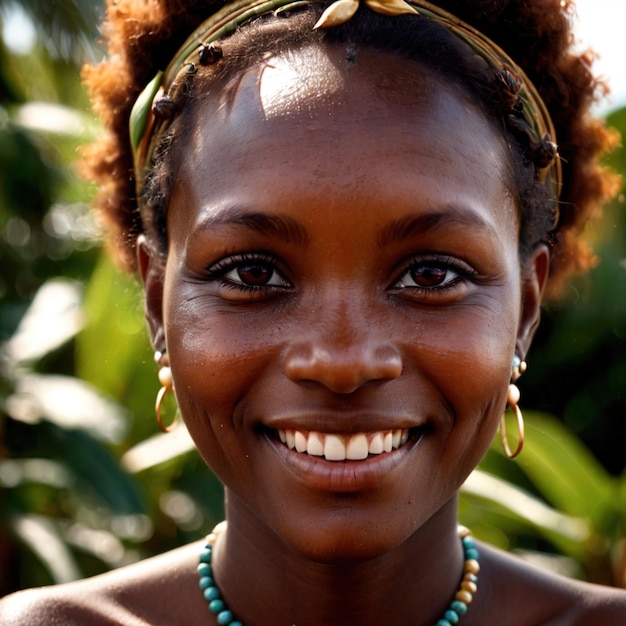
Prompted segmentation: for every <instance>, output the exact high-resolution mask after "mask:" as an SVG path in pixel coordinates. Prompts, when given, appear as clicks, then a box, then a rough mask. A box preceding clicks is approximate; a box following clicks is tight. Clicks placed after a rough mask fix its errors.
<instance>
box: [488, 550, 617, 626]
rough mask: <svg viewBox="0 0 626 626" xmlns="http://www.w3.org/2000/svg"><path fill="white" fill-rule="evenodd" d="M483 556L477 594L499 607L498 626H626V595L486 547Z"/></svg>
mask: <svg viewBox="0 0 626 626" xmlns="http://www.w3.org/2000/svg"><path fill="white" fill-rule="evenodd" d="M481 555H482V557H481V561H482V562H483V564H484V567H483V568H481V574H480V577H481V579H482V581H481V582H482V584H481V588H483V589H484V587H487V593H486V594H485V595H486V596H487V597H488V598H490V599H491V600H492V601H494V600H495V603H496V605H498V606H499V609H498V611H499V614H500V619H499V620H498V621H499V622H500V623H506V624H510V625H511V626H530V625H532V626H534V625H535V624H541V625H542V626H597V625H598V624H604V623H610V624H614V625H618V626H626V591H625V590H622V589H616V588H613V587H604V586H601V585H594V584H590V583H586V582H582V581H577V580H573V579H570V578H566V577H564V576H560V575H557V574H554V573H551V572H548V571H546V570H543V569H540V568H538V567H536V566H534V565H530V564H528V563H526V562H524V561H522V560H520V559H517V558H515V557H512V556H510V555H508V554H505V553H503V552H500V551H499V550H495V549H493V548H490V547H487V546H482V547H481ZM480 595H481V593H480V592H479V593H478V594H477V596H476V599H477V600H478V599H479V597H480Z"/></svg>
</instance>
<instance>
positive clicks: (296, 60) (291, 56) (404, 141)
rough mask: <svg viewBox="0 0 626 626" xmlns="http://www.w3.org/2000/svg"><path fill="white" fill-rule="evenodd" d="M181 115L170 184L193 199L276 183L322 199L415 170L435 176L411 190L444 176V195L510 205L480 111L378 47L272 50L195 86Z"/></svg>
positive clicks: (498, 142)
mask: <svg viewBox="0 0 626 626" xmlns="http://www.w3.org/2000/svg"><path fill="white" fill-rule="evenodd" d="M193 117H194V123H193V124H192V131H191V133H186V135H187V136H186V138H185V142H184V146H183V147H182V151H183V158H182V159H180V160H179V168H178V171H177V176H176V180H177V183H176V184H175V187H174V193H176V192H177V191H178V192H180V190H181V187H183V186H184V188H185V190H184V192H185V195H186V196H187V200H190V199H191V196H194V201H193V204H194V206H206V205H209V204H211V202H212V201H213V199H214V197H217V198H216V199H217V200H218V201H219V200H221V199H222V198H221V197H218V196H223V195H224V190H225V189H229V188H230V189H235V188H236V189H238V190H242V189H249V190H250V194H252V195H254V196H255V197H254V198H253V199H251V200H252V201H254V202H258V201H259V200H260V198H261V197H263V196H264V195H270V196H271V195H272V194H274V195H275V194H277V193H279V192H280V191H281V189H282V188H283V187H284V183H285V182H286V181H289V182H290V185H291V187H292V189H291V191H292V192H293V185H296V186H298V185H299V186H300V187H301V188H302V193H311V188H312V187H314V188H315V191H314V193H319V194H326V195H327V197H328V198H329V199H331V198H333V197H334V196H336V195H337V193H338V192H339V191H340V190H342V189H343V191H346V190H348V191H350V190H351V192H352V193H356V194H358V193H367V194H370V193H371V191H372V189H374V190H375V191H380V193H381V194H384V193H387V191H388V188H389V187H390V186H391V185H393V186H394V187H395V189H396V190H397V189H398V187H402V186H408V187H410V186H415V185H416V180H417V179H416V176H418V177H421V178H422V179H429V180H431V181H432V180H433V179H435V178H436V181H435V182H436V184H435V185H432V184H431V185H429V186H424V187H423V188H420V189H419V190H415V191H419V193H421V194H428V193H432V192H433V191H435V192H436V188H437V185H439V186H441V185H446V182H448V183H450V185H449V190H450V195H451V196H452V195H454V194H456V195H463V196H464V198H452V197H449V198H448V200H449V201H451V202H454V201H457V200H463V201H465V200H466V199H467V197H468V196H471V195H472V193H474V192H476V193H477V194H481V195H482V196H485V194H487V195H491V196H493V197H490V198H489V202H490V203H492V202H494V203H500V204H503V196H504V197H506V200H507V202H506V204H507V205H511V206H512V204H513V203H512V202H508V200H510V198H511V195H510V194H509V192H508V188H509V181H510V180H511V177H510V174H509V170H510V167H509V156H508V152H507V150H506V146H505V144H504V141H503V139H502V137H501V136H500V135H499V134H498V132H497V130H496V129H495V128H494V127H493V126H492V125H491V123H490V122H489V120H487V119H486V118H485V116H484V115H483V113H482V112H481V111H480V110H479V109H478V107H477V106H476V105H475V104H474V103H472V102H471V101H470V99H469V98H468V97H467V96H466V95H465V94H464V92H463V91H461V89H460V88H458V87H456V86H455V85H453V84H449V83H447V82H445V81H444V80H443V79H441V78H439V77H436V76H435V75H434V74H433V73H432V71H430V70H426V69H425V68H423V67H422V66H420V65H418V64H415V63H414V62H411V61H407V60H403V59H399V58H396V57H394V56H392V55H390V54H383V53H380V52H376V51H369V50H361V51H359V52H358V53H355V52H354V51H351V50H349V49H348V50H346V48H343V47H339V46H336V45H319V44H311V45H308V46H306V47H304V48H301V49H298V50H288V51H284V52H281V53H278V54H275V55H273V56H269V57H267V58H266V59H265V60H264V61H263V62H261V63H259V64H258V65H256V66H255V67H253V68H249V69H247V70H245V71H244V72H242V73H240V74H238V75H237V76H236V77H232V78H231V79H230V80H229V81H228V82H227V83H226V84H223V85H222V86H221V88H220V89H219V90H211V92H210V93H207V94H205V95H203V96H198V97H197V99H196V101H195V103H194V106H193ZM390 177H392V178H393V181H392V180H390ZM268 181H271V182H268ZM312 181H314V182H315V185H314V186H313V185H311V182H312ZM366 182H367V184H365V183H366ZM452 183H453V184H452ZM408 191H410V189H409V190H408ZM497 196H498V197H497ZM483 200H484V198H483ZM481 201H482V200H481ZM509 212H510V214H509V215H508V219H511V218H512V217H513V220H514V221H515V212H514V211H509Z"/></svg>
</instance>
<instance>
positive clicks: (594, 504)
mask: <svg viewBox="0 0 626 626" xmlns="http://www.w3.org/2000/svg"><path fill="white" fill-rule="evenodd" d="M525 421H526V442H525V444H524V451H523V456H522V457H521V461H520V467H521V469H522V470H523V471H524V472H525V473H526V474H527V475H528V476H529V478H530V479H531V480H532V483H533V485H534V486H535V487H536V488H537V489H538V490H539V492H540V493H541V494H542V495H543V496H544V497H545V498H546V500H548V502H550V503H552V504H553V505H554V507H555V508H556V509H558V510H559V511H563V512H564V513H567V514H569V515H573V516H575V517H583V518H584V517H592V518H595V517H597V515H598V514H600V513H601V512H602V511H603V509H605V508H606V507H607V505H608V504H609V503H611V502H612V500H613V498H614V496H615V493H616V489H615V487H616V485H615V481H614V480H613V479H612V478H611V477H610V476H609V475H608V474H607V472H606V471H605V470H604V469H603V468H602V466H601V465H600V463H598V461H597V460H596V459H595V457H594V456H593V455H592V454H591V453H590V452H589V451H588V450H587V449H586V448H585V447H584V446H583V445H582V443H581V442H580V441H579V440H578V438H577V437H575V436H574V435H573V434H572V433H571V431H570V430H569V429H567V428H566V427H565V426H564V425H563V424H562V423H560V422H559V421H558V420H556V419H554V418H553V417H550V416H548V415H540V414H531V413H530V412H527V414H525Z"/></svg>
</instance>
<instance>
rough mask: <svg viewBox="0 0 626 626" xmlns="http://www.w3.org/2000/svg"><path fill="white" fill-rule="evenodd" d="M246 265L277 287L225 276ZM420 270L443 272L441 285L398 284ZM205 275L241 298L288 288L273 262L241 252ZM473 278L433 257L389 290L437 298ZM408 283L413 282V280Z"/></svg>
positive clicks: (452, 262) (450, 261)
mask: <svg viewBox="0 0 626 626" xmlns="http://www.w3.org/2000/svg"><path fill="white" fill-rule="evenodd" d="M246 265H248V266H250V267H253V266H257V267H265V268H266V269H267V270H269V271H270V272H271V273H270V274H269V278H268V280H272V279H275V278H276V277H278V278H279V282H280V284H259V285H253V284H246V283H245V282H244V280H243V279H242V278H241V277H238V278H234V277H229V276H228V274H230V273H231V272H236V271H237V270H242V269H243V268H245V267H246ZM420 267H421V268H430V269H435V270H442V271H443V272H444V279H443V280H442V281H441V282H442V283H443V284H436V285H433V286H430V287H425V286H420V285H418V284H415V285H406V284H400V283H401V282H402V281H403V279H404V277H405V276H407V274H409V273H410V272H411V271H413V270H415V269H416V268H420ZM206 272H207V275H208V278H209V280H212V281H219V287H220V288H223V289H228V290H231V291H234V292H238V293H243V294H246V293H247V294H255V295H258V296H263V295H266V294H268V293H270V292H274V291H276V290H278V289H285V288H288V287H291V285H290V283H289V281H287V280H286V279H285V278H284V277H283V276H282V274H281V273H280V272H279V271H278V270H277V269H276V259H275V258H273V257H272V256H271V255H269V254H265V253H261V252H244V253H239V254H235V255H232V256H229V257H226V258H224V259H221V260H220V261H218V262H217V263H215V264H213V265H212V266H210V267H209V268H207V270H206ZM449 272H452V273H454V274H455V276H454V277H453V278H451V279H447V278H446V276H447V274H448V273H449ZM475 275H476V271H475V270H473V269H472V268H471V267H470V266H468V265H467V264H465V263H463V262H461V261H459V260H458V259H455V258H452V257H449V256H440V255H433V256H430V257H419V258H414V259H411V260H410V261H409V262H407V263H406V264H405V266H404V268H403V269H402V271H401V272H400V273H399V274H398V278H397V279H396V280H395V281H394V283H393V286H392V288H393V289H398V290H400V291H401V292H404V291H405V290H406V291H407V292H408V293H407V295H413V296H423V297H437V296H442V295H445V294H447V293H448V292H451V291H453V290H454V289H455V288H458V287H459V285H461V284H463V283H466V282H468V281H470V280H471V279H472V277H474V276H475ZM412 280H413V281H415V279H414V278H413V279H412Z"/></svg>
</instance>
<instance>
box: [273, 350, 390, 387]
mask: <svg viewBox="0 0 626 626" xmlns="http://www.w3.org/2000/svg"><path fill="white" fill-rule="evenodd" d="M331 341H332V339H330V338H329V341H325V340H321V341H319V342H318V341H315V340H314V339H310V340H306V339H305V340H302V341H300V342H298V343H296V344H293V345H291V346H289V347H288V348H287V350H286V352H285V353H284V361H283V368H284V372H285V374H286V375H287V376H288V377H289V378H290V379H291V380H293V381H295V382H302V381H310V382H317V383H319V384H321V385H323V386H324V387H326V388H327V389H329V390H330V391H332V392H334V393H338V394H349V393H352V392H354V391H356V390H357V389H359V388H360V387H362V386H363V385H365V384H366V383H371V382H384V381H389V380H393V379H395V378H398V377H399V376H400V374H401V373H402V358H401V354H400V351H399V349H398V348H397V347H396V346H395V345H394V344H392V343H391V342H381V341H375V340H373V339H371V338H367V339H366V340H365V341H358V342H357V341H354V342H351V343H350V344H349V345H340V344H336V343H335V344H332V343H331Z"/></svg>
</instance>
